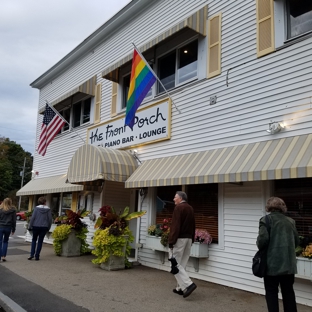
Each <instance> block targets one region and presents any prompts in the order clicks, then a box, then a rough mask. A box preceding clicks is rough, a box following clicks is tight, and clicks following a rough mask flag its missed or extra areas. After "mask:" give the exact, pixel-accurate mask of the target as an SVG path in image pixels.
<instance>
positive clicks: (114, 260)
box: [100, 235, 129, 271]
mask: <svg viewBox="0 0 312 312" xmlns="http://www.w3.org/2000/svg"><path fill="white" fill-rule="evenodd" d="M124 237H125V238H126V244H125V245H124V246H123V247H122V250H121V251H122V253H123V254H124V255H123V256H122V257H118V256H113V255H110V257H109V258H108V260H107V261H106V262H103V263H101V264H100V268H101V269H103V270H106V271H116V270H124V269H125V257H126V247H127V242H128V238H129V236H128V235H124Z"/></svg>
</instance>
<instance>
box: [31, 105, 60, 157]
mask: <svg viewBox="0 0 312 312" xmlns="http://www.w3.org/2000/svg"><path fill="white" fill-rule="evenodd" d="M64 123H65V121H64V120H63V119H62V118H61V117H60V116H59V115H58V114H56V113H55V112H54V111H53V109H52V108H51V107H50V106H49V104H48V103H47V104H46V108H45V112H44V116H43V122H42V126H41V134H40V138H39V145H38V148H37V151H38V154H39V155H42V156H44V155H45V153H46V151H47V147H48V145H49V144H50V143H51V141H52V140H53V139H54V137H55V136H56V135H57V134H58V133H59V131H60V130H61V128H62V127H63V126H64Z"/></svg>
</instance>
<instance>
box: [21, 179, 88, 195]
mask: <svg viewBox="0 0 312 312" xmlns="http://www.w3.org/2000/svg"><path fill="white" fill-rule="evenodd" d="M66 177H67V175H66V174H64V175H59V176H54V177H48V178H41V179H38V178H36V179H33V180H31V181H29V182H28V183H27V184H26V185H24V186H23V187H22V188H21V189H20V190H19V191H18V192H17V193H16V196H23V195H37V194H51V193H64V192H78V191H82V190H83V185H77V184H70V183H66Z"/></svg>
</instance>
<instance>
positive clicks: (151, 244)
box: [145, 235, 209, 258]
mask: <svg viewBox="0 0 312 312" xmlns="http://www.w3.org/2000/svg"><path fill="white" fill-rule="evenodd" d="M145 247H146V248H150V249H152V250H159V251H164V252H168V251H169V249H168V247H164V246H163V245H162V244H161V242H160V237H156V236H150V235H147V236H146V243H145ZM190 256H191V257H193V258H208V257H209V249H208V245H207V244H200V243H197V242H195V243H193V244H192V248H191V255H190Z"/></svg>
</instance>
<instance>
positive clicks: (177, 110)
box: [132, 42, 181, 114]
mask: <svg viewBox="0 0 312 312" xmlns="http://www.w3.org/2000/svg"><path fill="white" fill-rule="evenodd" d="M132 44H133V46H134V48H135V49H136V51H137V52H138V54H139V55H140V56H141V58H142V59H143V60H145V63H146V65H147V67H148V68H149V70H150V71H151V72H152V73H153V75H154V76H155V78H156V79H157V80H158V81H159V83H160V85H161V86H162V87H163V89H164V90H165V92H166V94H167V95H168V96H169V98H170V100H171V102H172V103H173V105H174V107H175V108H176V110H177V111H178V112H179V113H180V114H181V111H180V110H179V109H178V108H177V106H176V105H175V103H174V102H173V99H172V97H171V95H170V94H169V92H168V91H167V89H166V88H165V86H164V85H163V83H162V82H161V81H160V79H159V78H158V76H157V75H156V74H155V72H154V71H153V69H152V68H151V66H150V65H149V64H148V62H147V61H146V59H145V57H144V56H143V55H142V54H141V52H140V51H139V49H138V48H137V47H136V45H135V44H134V42H132Z"/></svg>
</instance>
